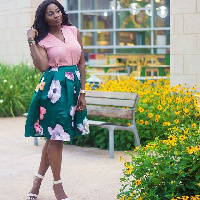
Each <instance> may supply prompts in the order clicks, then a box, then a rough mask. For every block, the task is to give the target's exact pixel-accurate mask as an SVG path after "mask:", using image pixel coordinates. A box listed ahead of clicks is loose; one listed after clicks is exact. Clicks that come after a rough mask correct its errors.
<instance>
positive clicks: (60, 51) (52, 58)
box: [38, 25, 82, 67]
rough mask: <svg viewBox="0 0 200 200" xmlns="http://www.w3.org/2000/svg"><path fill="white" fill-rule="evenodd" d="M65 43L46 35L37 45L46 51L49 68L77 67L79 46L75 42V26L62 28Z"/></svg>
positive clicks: (79, 52) (79, 54) (79, 53)
mask: <svg viewBox="0 0 200 200" xmlns="http://www.w3.org/2000/svg"><path fill="white" fill-rule="evenodd" d="M61 31H62V33H63V36H64V39H65V42H62V41H61V40H60V39H58V38H57V37H55V36H54V35H52V34H51V33H48V35H47V36H46V37H45V38H44V39H42V40H41V41H40V42H39V43H38V44H39V45H40V46H41V47H43V48H44V49H46V51H47V55H48V64H49V66H51V67H58V66H69V65H77V64H78V62H79V60H80V56H81V51H82V50H81V46H80V44H79V42H78V41H77V28H76V27H75V26H66V25H64V26H62V28H61Z"/></svg>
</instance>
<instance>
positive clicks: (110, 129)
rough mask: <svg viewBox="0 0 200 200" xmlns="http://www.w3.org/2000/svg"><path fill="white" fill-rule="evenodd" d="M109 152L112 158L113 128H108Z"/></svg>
mask: <svg viewBox="0 0 200 200" xmlns="http://www.w3.org/2000/svg"><path fill="white" fill-rule="evenodd" d="M108 130H109V152H110V158H114V128H113V127H109V128H108Z"/></svg>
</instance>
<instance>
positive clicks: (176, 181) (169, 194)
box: [117, 123, 200, 200]
mask: <svg viewBox="0 0 200 200" xmlns="http://www.w3.org/2000/svg"><path fill="white" fill-rule="evenodd" d="M165 136H166V138H167V139H164V140H159V139H158V138H156V139H155V141H154V142H150V143H148V144H147V145H146V146H144V147H137V148H135V151H137V153H138V155H136V156H135V155H133V154H132V153H128V154H130V155H131V156H132V161H130V162H127V161H125V163H124V165H125V168H124V170H123V174H124V176H123V178H121V189H120V192H119V194H118V196H117V199H120V200H132V199H138V200H141V199H147V200H149V199H154V200H156V199H157V200H160V199H162V200H164V199H166V200H167V199H171V200H176V199H183V200H189V199H193V200H194V199H200V132H199V131H198V125H197V124H194V123H193V124H192V125H189V124H188V125H181V126H174V127H172V128H170V129H169V130H168V132H167V133H165Z"/></svg>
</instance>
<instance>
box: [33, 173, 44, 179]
mask: <svg viewBox="0 0 200 200" xmlns="http://www.w3.org/2000/svg"><path fill="white" fill-rule="evenodd" d="M35 176H36V177H38V178H40V179H44V176H42V175H40V174H38V173H36V174H35Z"/></svg>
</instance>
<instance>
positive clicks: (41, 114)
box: [40, 106, 46, 120]
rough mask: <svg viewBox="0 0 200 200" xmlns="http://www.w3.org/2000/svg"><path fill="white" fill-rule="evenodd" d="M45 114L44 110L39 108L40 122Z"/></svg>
mask: <svg viewBox="0 0 200 200" xmlns="http://www.w3.org/2000/svg"><path fill="white" fill-rule="evenodd" d="M45 113H46V109H45V108H44V107H42V106H40V120H43V119H44V114H45Z"/></svg>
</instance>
